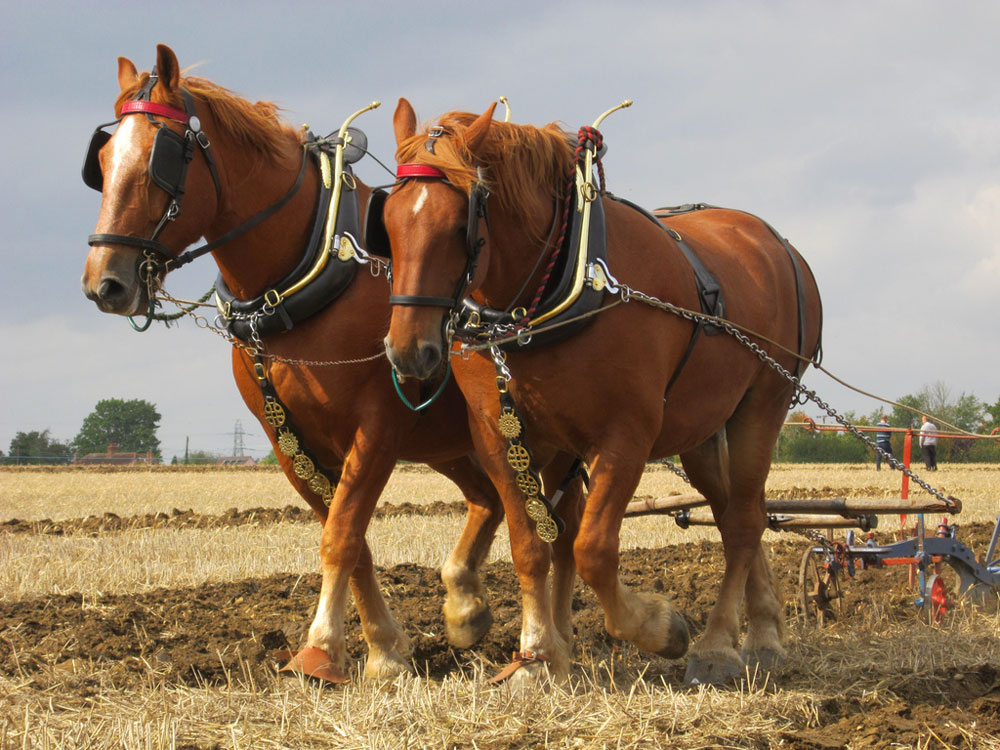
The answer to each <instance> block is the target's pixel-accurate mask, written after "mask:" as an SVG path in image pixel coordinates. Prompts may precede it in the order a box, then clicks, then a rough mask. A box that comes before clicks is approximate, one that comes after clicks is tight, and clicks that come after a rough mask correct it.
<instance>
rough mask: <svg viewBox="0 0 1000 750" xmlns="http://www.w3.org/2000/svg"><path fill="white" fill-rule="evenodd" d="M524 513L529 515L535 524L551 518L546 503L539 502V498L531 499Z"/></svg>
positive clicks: (525, 506)
mask: <svg viewBox="0 0 1000 750" xmlns="http://www.w3.org/2000/svg"><path fill="white" fill-rule="evenodd" d="M524 512H525V513H527V514H528V518H530V519H531V520H532V521H534V522H535V523H538V522H539V521H541V520H542V519H543V518H548V517H549V509H548V508H546V507H545V503H543V502H542V501H541V500H539V499H538V498H537V497H532V498H529V499H528V501H527V502H525V504H524Z"/></svg>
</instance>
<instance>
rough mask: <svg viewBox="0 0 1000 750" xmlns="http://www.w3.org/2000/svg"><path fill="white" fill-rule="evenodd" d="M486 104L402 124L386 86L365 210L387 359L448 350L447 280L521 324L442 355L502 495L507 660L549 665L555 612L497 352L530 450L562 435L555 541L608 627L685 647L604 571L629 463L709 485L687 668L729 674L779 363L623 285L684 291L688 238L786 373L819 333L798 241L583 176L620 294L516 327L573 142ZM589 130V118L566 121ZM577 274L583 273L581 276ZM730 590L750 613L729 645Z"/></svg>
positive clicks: (766, 596)
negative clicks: (385, 175)
mask: <svg viewBox="0 0 1000 750" xmlns="http://www.w3.org/2000/svg"><path fill="white" fill-rule="evenodd" d="M495 106H496V104H495V103H494V105H493V106H492V107H490V108H489V109H487V110H486V112H484V113H483V114H482V115H480V116H476V115H474V114H469V113H458V112H453V113H449V114H446V115H444V116H442V117H441V118H439V119H438V120H436V121H435V124H434V127H433V128H430V129H424V130H422V131H421V132H417V121H416V116H415V114H414V110H413V108H412V106H411V105H410V103H409V102H408V101H406V100H405V99H401V100H400V101H399V104H398V107H397V109H396V112H395V115H394V118H393V124H394V128H395V136H396V141H397V153H396V157H397V161H398V162H399V167H398V172H397V177H398V179H399V184H398V185H397V186H396V187H395V188H394V190H393V192H392V194H391V195H390V197H389V198H388V200H387V201H386V202H385V205H384V213H383V219H384V224H385V227H386V229H387V232H388V237H389V239H390V240H391V243H392V251H393V295H392V297H391V298H390V301H391V302H392V303H393V311H392V318H391V321H390V326H389V335H388V336H387V337H386V339H385V343H386V349H387V352H388V356H389V358H390V361H391V362H392V365H393V367H395V368H396V370H397V371H398V373H399V374H400V375H401V376H404V377H412V378H418V379H419V378H428V377H432V376H434V375H435V373H437V372H438V370H439V368H440V367H441V364H442V362H443V361H444V360H445V359H446V358H447V357H448V356H449V353H451V354H455V353H457V352H456V349H455V347H457V346H458V342H457V341H454V342H453V341H452V340H451V334H452V332H453V331H454V330H455V326H456V325H459V327H460V328H461V321H464V320H466V318H464V317H462V314H460V306H459V305H458V304H457V300H458V299H459V298H461V297H462V296H464V295H466V294H471V296H472V299H473V300H474V301H475V302H476V303H477V305H479V306H481V308H482V309H483V310H489V311H493V312H494V313H497V312H500V313H505V314H504V315H500V316H499V318H497V319H499V320H506V321H507V328H506V329H503V328H501V329H499V330H501V331H503V330H506V331H508V332H511V331H512V332H513V333H512V334H511V335H512V336H513V335H520V338H519V339H516V340H508V341H505V342H501V341H499V340H497V339H496V338H493V339H491V341H492V342H493V343H494V344H495V345H496V346H498V347H502V348H505V349H506V360H505V362H503V361H501V362H499V363H498V361H497V359H499V358H494V357H492V356H489V355H488V354H487V352H489V350H487V349H482V348H477V347H473V346H470V347H469V349H468V350H467V351H466V352H465V353H464V354H465V355H466V356H463V357H457V356H456V357H453V358H452V360H451V361H452V367H453V371H454V374H455V378H456V379H457V380H458V383H459V386H460V387H461V389H462V392H463V393H464V394H465V398H466V400H467V401H468V403H469V417H470V428H471V431H472V436H473V440H474V441H475V444H476V449H477V451H478V453H479V456H480V459H481V461H482V462H483V465H484V466H485V467H486V470H487V472H488V473H489V474H490V477H491V478H492V479H493V481H494V483H495V485H496V487H497V489H498V490H499V492H500V495H501V497H502V499H503V503H504V509H505V512H506V516H507V523H508V527H509V529H510V536H511V545H512V551H513V558H514V564H515V567H516V569H517V574H518V577H519V579H520V583H521V591H522V604H523V621H522V630H521V643H520V646H521V649H522V651H524V652H533V653H534V654H536V655H537V658H536V659H535V660H534V663H530V664H528V665H527V668H526V669H525V670H524V671H522V672H519V673H518V674H525V675H526V676H525V677H523V678H521V679H527V680H530V679H533V676H534V675H537V674H538V673H539V672H540V670H541V666H540V665H539V664H538V663H537V662H538V661H541V660H545V661H547V662H548V665H547V666H548V669H549V670H550V671H551V672H553V673H554V674H555V675H557V676H560V675H565V674H566V673H567V670H568V668H569V657H570V649H569V644H568V643H567V640H566V638H565V634H566V633H571V632H572V629H571V627H568V626H567V625H566V624H565V623H561V622H559V621H558V619H559V616H560V614H559V613H555V614H553V610H552V607H551V603H550V600H549V599H548V598H547V596H546V592H545V585H544V583H545V576H546V575H547V571H548V568H549V560H550V551H549V545H548V544H547V543H546V542H545V541H543V540H542V539H541V538H540V537H541V536H545V535H543V534H542V533H541V527H540V525H539V527H538V535H536V533H535V531H536V528H535V521H533V520H532V519H531V518H529V514H528V513H527V512H526V509H527V507H528V505H529V503H530V501H529V502H528V503H526V502H525V494H524V493H522V488H521V487H520V486H519V485H518V480H517V477H516V475H515V471H516V470H517V468H518V467H517V466H515V465H514V464H515V462H514V461H513V460H511V456H510V454H509V453H508V451H509V450H510V445H511V442H510V440H509V437H508V436H505V435H503V434H501V430H504V429H505V428H504V424H503V423H502V422H501V421H500V419H501V417H502V416H505V415H504V412H510V411H511V407H510V403H511V402H510V401H507V402H505V403H506V404H507V405H506V406H504V407H503V408H502V407H501V400H500V399H499V398H498V390H500V391H503V390H505V388H504V383H502V382H501V381H502V380H503V378H502V377H500V376H501V375H503V374H504V372H503V371H504V368H507V369H508V370H509V373H507V377H509V378H510V380H509V383H506V391H507V392H508V393H509V394H510V395H511V396H512V402H513V405H514V407H515V409H516V411H515V412H514V413H515V414H516V416H517V418H518V419H519V421H520V423H521V426H522V428H523V433H522V434H523V444H524V445H525V446H527V447H528V448H529V449H530V452H531V457H532V462H533V466H535V467H544V466H545V465H546V464H547V463H548V462H549V461H551V460H552V458H553V457H555V456H557V455H569V456H574V457H579V458H581V459H583V461H584V462H585V464H586V466H587V468H588V470H589V474H590V484H589V494H588V496H587V498H586V503H585V508H584V510H583V515H582V519H581V520H580V522H579V529H578V532H577V534H576V538H575V541H574V542H573V555H574V557H575V560H576V568H577V571H578V572H579V573H580V575H581V577H582V578H583V579H584V580H585V581H586V582H587V583H588V584H589V585H590V586H591V587H592V588H593V590H594V591H595V593H596V594H597V596H598V598H599V600H600V602H601V605H602V607H603V609H604V614H605V624H606V626H607V629H608V632H609V633H610V634H611V635H613V636H615V637H617V638H622V639H626V640H629V641H632V642H633V643H635V644H636V645H637V646H638V647H639V648H640V649H643V650H645V651H648V652H653V653H657V654H661V655H664V656H668V657H680V656H682V655H683V654H684V653H685V652H686V650H687V645H688V629H687V626H686V623H685V620H684V618H683V617H682V616H681V615H680V614H679V613H677V612H676V611H674V610H673V609H672V608H671V606H670V605H669V603H668V602H667V601H666V600H665V599H664V598H662V597H659V596H656V595H652V594H646V593H635V592H633V591H631V590H629V588H628V587H626V585H625V584H624V583H623V582H622V581H621V579H620V577H619V575H618V559H619V550H618V547H619V529H620V525H621V522H622V518H623V515H624V512H625V506H626V505H627V504H628V502H629V500H630V499H631V498H632V495H633V492H634V490H635V488H636V485H637V483H638V482H639V479H640V477H641V475H642V472H643V468H644V465H645V463H646V462H647V460H650V459H655V458H658V457H664V456H671V455H675V454H679V455H680V457H681V460H682V463H683V467H684V470H685V472H686V473H687V474H688V476H689V477H690V480H691V482H692V484H693V485H694V487H695V488H697V489H698V490H699V491H700V492H701V493H702V494H704V495H705V497H706V498H708V500H709V501H710V503H711V507H712V510H713V513H714V516H715V519H716V522H717V524H718V527H719V530H720V532H721V535H722V540H723V543H724V547H725V557H726V569H725V574H724V577H723V580H722V583H721V588H720V590H719V595H718V599H717V602H716V604H715V606H714V608H713V610H712V612H711V614H710V616H709V619H708V622H707V626H706V629H705V631H704V633H703V634H702V635H701V637H700V639H699V640H698V641H697V642H696V643H695V645H694V646H693V647H692V648H691V653H690V658H689V661H688V667H687V672H686V681H687V682H689V683H694V682H722V681H728V680H729V679H731V678H733V677H735V676H738V675H739V674H740V673H742V672H743V669H744V666H745V665H746V664H749V663H755V664H758V665H762V666H764V667H770V666H772V665H774V664H776V663H778V662H780V660H781V659H782V658H783V656H784V648H783V645H782V640H783V634H784V625H783V616H782V612H781V602H780V600H779V599H778V597H777V595H776V592H775V587H774V580H773V576H772V574H771V571H770V569H769V567H768V563H767V559H766V556H765V553H764V551H763V548H762V545H761V535H762V532H763V530H764V528H765V525H766V514H765V508H764V484H765V480H766V478H767V475H768V471H769V468H770V463H771V451H772V449H773V446H774V442H775V439H776V437H777V435H778V432H779V430H780V428H781V425H782V422H783V421H784V419H785V415H786V412H787V409H788V407H789V404H790V401H791V399H792V396H793V392H794V391H795V384H794V383H793V382H791V381H789V380H788V379H786V378H785V377H783V376H782V375H781V374H780V373H778V372H776V371H775V369H774V368H772V367H770V366H768V365H767V364H766V363H765V362H764V361H762V360H761V359H760V358H759V357H758V356H757V355H756V354H755V353H754V352H752V351H750V350H749V349H748V348H747V347H746V346H745V345H744V344H743V343H741V342H739V341H738V340H737V339H736V338H734V337H733V336H731V335H724V334H725V331H721V332H720V333H722V334H723V335H714V336H707V335H700V336H694V335H693V331H692V329H693V327H695V326H696V323H695V322H692V321H691V320H688V319H685V318H683V317H681V316H677V315H672V314H670V313H669V312H665V311H664V310H663V309H657V307H656V306H654V305H653V304H643V303H641V302H640V301H639V300H638V299H637V297H638V295H635V294H633V295H631V296H628V295H623V294H622V293H621V289H623V288H628V289H631V290H635V291H638V292H642V293H644V294H646V295H649V296H650V297H655V298H656V299H657V300H660V301H668V302H670V303H673V304H675V305H677V306H679V307H681V308H684V309H687V310H694V311H695V312H697V311H699V310H700V309H701V308H700V307H699V292H698V288H697V284H696V274H695V272H694V271H693V266H692V261H689V260H688V258H687V257H686V255H687V253H688V251H692V252H693V254H694V256H696V258H697V259H698V260H699V261H700V264H701V265H702V267H703V268H704V269H707V270H709V271H710V273H711V274H713V275H714V277H715V278H716V279H717V281H718V283H719V286H720V287H721V289H722V290H723V292H724V299H725V317H726V318H727V319H728V320H729V321H733V322H734V323H737V324H739V325H741V326H743V327H745V328H746V329H750V330H753V331H755V332H758V333H760V334H762V335H763V336H765V337H767V339H768V340H769V342H767V341H764V340H760V341H758V344H759V346H760V347H761V348H762V349H763V350H764V351H765V352H766V353H767V354H769V355H770V356H771V357H773V358H774V360H775V361H776V362H777V363H779V364H780V365H781V366H782V367H784V368H785V369H787V370H789V371H790V372H796V371H797V366H798V365H799V364H800V360H799V359H797V357H796V355H795V353H796V352H801V353H802V354H804V355H805V357H806V359H808V358H809V357H811V356H813V355H814V354H815V353H816V352H817V351H818V345H819V337H820V328H821V320H820V319H821V305H820V298H819V292H818V289H817V287H816V283H815V280H814V279H813V277H812V274H811V272H810V271H808V267H807V266H805V262H804V261H803V260H802V258H801V256H799V255H798V253H797V251H795V250H794V249H792V248H791V246H789V245H787V243H784V241H783V240H782V239H781V238H780V237H779V236H777V235H776V234H775V233H774V232H773V230H771V229H770V227H769V226H767V225H766V224H765V223H764V222H763V221H761V220H760V219H758V218H755V217H753V216H751V215H749V214H746V213H743V212H739V211H733V210H719V209H709V208H706V209H704V210H698V211H691V212H688V213H685V214H683V215H678V216H676V217H673V218H670V219H667V220H664V222H662V223H661V222H658V221H656V220H651V218H652V217H650V216H649V215H644V214H643V213H642V212H641V211H640V210H638V209H637V207H634V206H632V205H629V204H626V203H625V202H622V201H620V200H617V199H614V198H613V196H611V195H610V194H604V193H603V191H602V192H601V193H600V194H597V195H591V196H590V198H591V199H595V200H596V202H597V203H599V204H600V208H601V209H603V221H604V232H603V234H604V236H606V249H605V251H606V257H605V266H604V268H605V269H606V270H607V271H609V272H610V275H606V276H605V278H606V279H608V280H610V279H615V278H616V279H617V280H618V283H619V284H620V286H619V287H618V289H619V295H618V296H617V297H616V296H614V295H609V294H607V290H606V289H605V291H604V294H605V296H603V297H602V298H601V300H600V301H599V305H603V307H598V308H597V310H596V312H595V314H594V315H592V316H591V317H590V318H589V319H588V320H589V324H588V325H587V326H586V327H584V328H583V329H582V330H580V331H577V332H575V333H574V334H573V335H571V336H562V337H561V340H553V341H552V342H551V343H547V344H545V345H540V346H527V345H526V344H529V343H530V341H531V339H532V338H533V337H534V336H537V335H539V334H540V333H541V332H543V330H544V326H539V327H537V328H532V327H531V326H530V323H531V319H530V318H531V315H532V312H533V310H535V309H537V310H538V311H539V312H540V311H541V310H543V309H545V298H546V295H547V294H548V290H547V288H546V284H545V281H544V280H545V279H547V278H549V276H550V274H555V273H556V270H554V269H553V266H554V267H555V268H556V269H557V268H558V264H557V263H556V264H553V263H549V262H546V261H547V260H551V259H552V258H553V256H554V254H555V252H556V246H557V245H558V242H553V238H554V237H558V234H559V233H558V232H557V231H554V230H555V229H556V227H558V226H560V222H559V218H560V215H561V214H563V213H564V211H565V212H566V213H568V212H569V211H570V210H573V209H564V208H563V207H564V205H565V203H564V201H566V200H568V198H567V195H568V194H570V193H574V192H575V189H574V188H573V187H572V186H571V185H572V180H570V182H569V183H568V182H567V175H569V174H571V173H572V171H573V168H574V164H575V163H576V162H575V159H574V153H573V148H572V145H571V144H570V140H574V141H575V140H576V139H570V138H569V137H568V135H567V134H566V133H564V132H563V131H562V130H561V129H560V128H558V127H557V126H555V125H549V126H546V127H544V128H541V129H538V128H534V127H529V126H523V125H516V124H509V123H505V122H498V121H494V120H493V111H494V108H495ZM592 138H599V133H597V134H590V135H588V136H587V137H586V138H581V140H587V139H592ZM588 150H591V153H592V154H593V153H595V152H594V149H593V148H591V147H589V146H588ZM587 171H588V172H589V171H590V169H589V163H588V169H587ZM586 179H587V181H588V182H589V181H590V180H591V177H590V175H589V174H588V175H587V177H586ZM590 184H592V183H590ZM477 204H478V205H479V208H477V209H475V210H473V207H474V205H477ZM563 223H564V224H565V222H563ZM667 225H669V226H668V228H667ZM592 228H593V227H592ZM595 231H596V230H595ZM682 244H683V246H684V247H683V248H682ZM563 255H565V252H564V253H563ZM796 266H798V267H799V268H800V269H801V270H800V271H799V272H797V271H796ZM797 275H798V279H797ZM553 278H555V276H553ZM798 287H801V288H798ZM596 292H597V289H596V285H593V283H591V285H590V286H589V287H588V293H596ZM539 300H540V301H541V302H540V305H541V306H539V305H538V304H537V303H539ZM616 303H617V304H616ZM717 311H718V312H721V308H720V309H719V310H717ZM534 314H535V315H538V313H537V312H536V313H534ZM477 319H480V316H478V315H477ZM486 319H487V316H486V315H485V313H484V314H483V315H482V316H481V320H482V321H485V320H486ZM526 321H527V324H526ZM477 340H478V339H477V338H475V337H473V338H472V339H471V341H472V342H473V343H475V342H476V341H477ZM789 352H791V353H789ZM508 435H509V433H508ZM557 511H558V509H557ZM543 516H544V514H543ZM540 523H541V522H539V524H540ZM667 574H669V571H668V572H667ZM744 595H745V597H746V614H747V620H748V628H747V635H746V638H745V640H744V642H743V647H742V654H741V653H740V651H739V650H738V648H739V643H740V630H741V613H742V605H743V602H744ZM522 661H524V660H522Z"/></svg>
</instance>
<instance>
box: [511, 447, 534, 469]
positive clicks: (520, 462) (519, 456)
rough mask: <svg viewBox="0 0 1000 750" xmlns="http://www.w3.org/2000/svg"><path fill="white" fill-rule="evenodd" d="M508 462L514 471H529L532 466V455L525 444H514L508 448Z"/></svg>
mask: <svg viewBox="0 0 1000 750" xmlns="http://www.w3.org/2000/svg"><path fill="white" fill-rule="evenodd" d="M507 463H509V464H510V465H511V468H513V469H514V471H527V470H528V467H529V466H531V456H530V455H528V449H527V448H525V447H524V446H523V445H517V444H514V445H512V446H510V448H508V449H507Z"/></svg>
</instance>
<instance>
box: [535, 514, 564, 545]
mask: <svg viewBox="0 0 1000 750" xmlns="http://www.w3.org/2000/svg"><path fill="white" fill-rule="evenodd" d="M535 533H536V534H537V535H538V538H539V539H541V540H542V541H543V542H549V543H550V544H551V543H552V542H554V541H555V540H556V539H558V538H559V527H558V526H556V522H555V521H553V520H552V517H551V516H545V518H543V519H542V520H541V521H537V522H536V523H535Z"/></svg>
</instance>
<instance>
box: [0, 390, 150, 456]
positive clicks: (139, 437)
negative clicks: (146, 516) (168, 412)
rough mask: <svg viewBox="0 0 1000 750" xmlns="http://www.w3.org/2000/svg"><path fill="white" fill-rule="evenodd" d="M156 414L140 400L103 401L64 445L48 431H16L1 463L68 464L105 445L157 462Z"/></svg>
mask: <svg viewBox="0 0 1000 750" xmlns="http://www.w3.org/2000/svg"><path fill="white" fill-rule="evenodd" d="M159 426H160V413H159V412H158V411H157V410H156V406H155V405H154V404H151V403H149V402H148V401H144V400H142V399H132V400H127V401H126V400H123V399H118V398H109V399H103V400H101V401H98V402H97V406H95V407H94V410H93V411H92V412H91V413H90V414H88V415H87V416H86V418H85V419H84V420H83V425H82V426H81V427H80V431H79V432H78V433H77V435H76V437H74V438H73V439H72V440H70V441H68V442H63V441H60V440H57V439H56V438H54V437H53V436H52V434H51V431H50V430H48V429H45V430H40V431H38V430H34V431H31V432H18V433H17V434H16V435H15V436H14V439H13V440H11V442H10V450H9V452H8V453H7V455H4V453H3V451H2V450H0V463H3V464H7V465H10V464H68V463H72V462H73V460H74V458H75V457H79V456H85V455H87V454H88V453H106V452H107V451H108V446H110V445H114V446H116V448H115V450H116V451H120V452H129V453H138V454H142V455H145V454H147V453H151V454H152V456H153V458H154V460H155V461H157V462H159V460H160V440H159V438H157V437H156V431H157V429H158V428H159Z"/></svg>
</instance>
